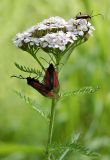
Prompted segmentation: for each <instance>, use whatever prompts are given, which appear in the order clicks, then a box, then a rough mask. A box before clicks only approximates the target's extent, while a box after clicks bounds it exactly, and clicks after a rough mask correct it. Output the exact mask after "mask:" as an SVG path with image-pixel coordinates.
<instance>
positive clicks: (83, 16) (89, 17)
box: [75, 12, 103, 19]
mask: <svg viewBox="0 0 110 160" xmlns="http://www.w3.org/2000/svg"><path fill="white" fill-rule="evenodd" d="M98 15H100V16H103V15H102V14H96V15H93V16H92V14H91V15H88V14H84V13H81V12H79V14H78V15H76V17H75V18H76V19H91V18H92V17H95V16H98Z"/></svg>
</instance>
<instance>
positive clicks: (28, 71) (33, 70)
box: [15, 62, 42, 77]
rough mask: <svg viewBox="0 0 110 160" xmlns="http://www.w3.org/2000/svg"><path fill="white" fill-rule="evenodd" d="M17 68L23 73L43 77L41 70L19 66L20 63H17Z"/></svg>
mask: <svg viewBox="0 0 110 160" xmlns="http://www.w3.org/2000/svg"><path fill="white" fill-rule="evenodd" d="M15 66H16V67H17V68H18V69H19V70H21V71H23V72H27V73H32V74H36V75H37V76H38V77H41V76H42V72H41V71H40V70H36V69H35V68H29V67H26V66H23V65H19V64H18V63H16V62H15Z"/></svg>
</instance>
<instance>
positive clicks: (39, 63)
mask: <svg viewBox="0 0 110 160" xmlns="http://www.w3.org/2000/svg"><path fill="white" fill-rule="evenodd" d="M32 56H33V57H34V59H35V60H36V61H37V62H38V64H39V65H40V66H41V68H42V69H43V70H44V71H45V68H44V66H43V65H42V63H41V62H40V61H39V59H38V58H37V57H36V55H34V54H32Z"/></svg>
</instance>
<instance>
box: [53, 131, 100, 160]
mask: <svg viewBox="0 0 110 160" xmlns="http://www.w3.org/2000/svg"><path fill="white" fill-rule="evenodd" d="M79 137H80V134H77V135H75V136H74V137H73V139H72V142H71V143H69V144H66V145H62V144H61V145H53V146H51V147H50V152H52V153H56V152H57V154H59V155H60V156H58V158H57V160H63V159H65V158H66V157H67V154H70V153H71V152H73V151H74V152H78V153H79V154H82V155H85V156H89V157H91V158H98V157H99V154H98V153H96V152H94V151H92V150H90V149H89V148H87V147H85V146H84V145H83V144H80V143H79ZM58 152H59V153H58Z"/></svg>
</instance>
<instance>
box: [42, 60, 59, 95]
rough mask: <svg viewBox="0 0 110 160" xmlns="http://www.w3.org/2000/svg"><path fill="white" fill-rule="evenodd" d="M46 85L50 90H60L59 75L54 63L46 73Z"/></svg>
mask: <svg viewBox="0 0 110 160" xmlns="http://www.w3.org/2000/svg"><path fill="white" fill-rule="evenodd" d="M44 84H45V85H46V86H48V87H49V89H50V90H54V91H55V92H57V91H58V89H59V81H58V75H57V72H56V70H55V68H54V66H53V64H52V63H51V64H50V65H49V67H48V68H47V70H46V71H45V76H44Z"/></svg>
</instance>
